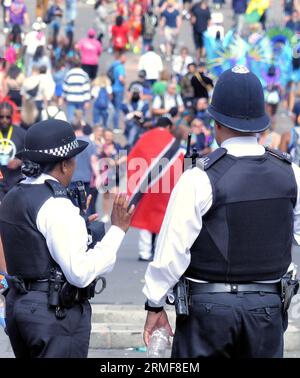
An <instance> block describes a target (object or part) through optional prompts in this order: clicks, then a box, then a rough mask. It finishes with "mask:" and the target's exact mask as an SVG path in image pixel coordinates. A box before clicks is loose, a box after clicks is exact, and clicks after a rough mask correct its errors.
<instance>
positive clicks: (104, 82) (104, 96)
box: [92, 75, 112, 129]
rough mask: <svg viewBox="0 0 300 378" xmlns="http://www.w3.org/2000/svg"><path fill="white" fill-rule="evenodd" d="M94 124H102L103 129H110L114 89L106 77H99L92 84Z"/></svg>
mask: <svg viewBox="0 0 300 378" xmlns="http://www.w3.org/2000/svg"><path fill="white" fill-rule="evenodd" d="M92 98H93V99H94V104H93V123H94V125H95V124H98V123H99V122H101V124H102V125H103V127H104V128H105V129H107V127H108V117H109V105H110V102H111V100H112V87H111V82H110V80H109V78H108V77H107V76H106V75H100V76H98V77H97V78H96V79H95V80H94V81H93V83H92Z"/></svg>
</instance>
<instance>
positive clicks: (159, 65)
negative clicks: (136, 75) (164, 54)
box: [138, 45, 163, 85]
mask: <svg viewBox="0 0 300 378" xmlns="http://www.w3.org/2000/svg"><path fill="white" fill-rule="evenodd" d="M138 70H139V71H142V70H144V71H146V79H147V81H148V82H149V83H150V84H151V85H153V84H154V83H155V82H156V81H157V80H158V79H159V76H160V74H161V72H162V71H163V62H162V59H161V57H160V55H159V54H157V53H156V52H155V51H154V47H153V45H150V46H149V47H148V51H146V52H145V53H144V54H143V55H141V57H140V59H139V63H138Z"/></svg>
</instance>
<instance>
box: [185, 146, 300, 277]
mask: <svg viewBox="0 0 300 378" xmlns="http://www.w3.org/2000/svg"><path fill="white" fill-rule="evenodd" d="M219 150H221V149H219ZM225 151H226V150H225ZM216 154H218V152H216ZM219 155H220V156H221V155H222V156H221V158H220V156H219V157H218V158H217V159H216V162H214V164H211V165H210V164H208V168H205V165H206V162H205V163H204V170H205V171H206V173H207V175H208V177H209V179H210V183H211V186H212V190H213V204H212V207H211V208H210V209H209V211H208V212H207V213H206V214H205V215H204V217H203V227H202V229H201V232H200V234H199V236H198V238H197V239H196V241H195V242H194V244H193V246H192V247H191V250H190V251H191V262H190V265H189V267H188V269H187V270H186V272H185V275H186V276H187V277H190V278H195V279H198V280H207V281H212V282H236V283H238V282H249V281H260V280H273V279H278V278H280V277H281V276H282V275H283V274H284V273H285V272H286V271H287V268H288V266H289V264H290V262H291V246H292V239H293V208H294V206H295V204H296V201H297V184H296V180H295V176H294V172H293V169H292V166H291V164H290V163H289V162H288V161H287V160H285V159H284V158H282V156H281V157H279V156H276V155H275V154H273V153H270V152H268V151H266V153H265V154H264V155H262V156H253V157H251V156H250V157H239V158H237V157H234V156H232V155H229V154H222V152H221V154H220V152H219ZM204 161H205V160H204ZM207 161H208V162H209V159H208V160H207ZM196 169H197V168H196Z"/></svg>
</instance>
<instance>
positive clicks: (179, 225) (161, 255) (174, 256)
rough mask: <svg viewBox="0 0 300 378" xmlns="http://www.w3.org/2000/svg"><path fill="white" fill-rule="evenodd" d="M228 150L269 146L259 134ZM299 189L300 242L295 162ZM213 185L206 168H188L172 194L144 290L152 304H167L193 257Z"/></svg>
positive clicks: (246, 151)
mask: <svg viewBox="0 0 300 378" xmlns="http://www.w3.org/2000/svg"><path fill="white" fill-rule="evenodd" d="M221 147H224V148H226V149H227V151H228V154H230V155H233V156H236V157H239V156H258V155H263V154H264V153H265V148H264V147H263V146H261V145H259V144H258V143H257V139H256V137H237V138H231V139H227V140H226V141H224V142H223V143H222V145H221ZM292 168H293V171H294V174H295V178H296V182H297V187H298V192H297V203H296V206H295V208H294V238H295V241H296V242H297V244H300V190H299V188H300V168H299V167H298V166H296V165H295V164H292ZM212 200H213V195H212V188H211V184H210V180H209V178H208V175H207V174H206V173H205V171H202V170H201V169H199V168H193V169H190V170H187V171H186V172H184V173H183V175H182V176H181V177H180V179H179V180H178V182H177V184H176V185H175V187H174V189H173V192H172V194H171V197H170V201H169V204H168V207H167V211H166V214H165V218H164V221H163V224H162V227H161V231H160V233H159V236H158V240H157V246H156V251H155V258H154V261H153V262H151V263H150V264H149V265H148V268H147V271H146V274H145V282H146V283H145V286H144V288H143V293H144V294H145V295H146V297H147V298H148V301H149V304H150V305H152V306H163V305H164V303H165V300H166V297H167V294H168V292H170V291H171V289H172V288H173V287H174V285H175V284H176V283H177V281H178V280H179V278H180V277H181V276H182V275H183V273H184V272H185V271H186V269H187V267H188V266H189V264H190V261H191V254H190V248H191V247H192V245H193V244H194V242H195V240H196V239H197V237H198V235H199V233H200V231H201V229H202V217H203V216H204V215H205V214H206V213H207V211H208V210H209V209H210V207H211V206H212Z"/></svg>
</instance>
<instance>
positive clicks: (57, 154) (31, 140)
mask: <svg viewBox="0 0 300 378" xmlns="http://www.w3.org/2000/svg"><path fill="white" fill-rule="evenodd" d="M87 146H88V142H85V141H82V140H78V139H76V136H75V133H74V131H73V129H72V126H71V125H70V124H69V123H68V122H65V121H60V120H55V119H51V120H47V121H41V122H38V123H36V124H34V125H33V126H31V127H30V128H29V129H28V131H27V133H26V135H25V148H24V150H23V151H20V152H18V153H17V154H16V157H17V158H18V159H21V160H30V161H33V162H35V163H55V162H59V161H62V160H66V159H70V158H72V157H74V156H75V155H77V154H79V153H80V152H81V151H83V150H84V149H85V148H86V147H87Z"/></svg>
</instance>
